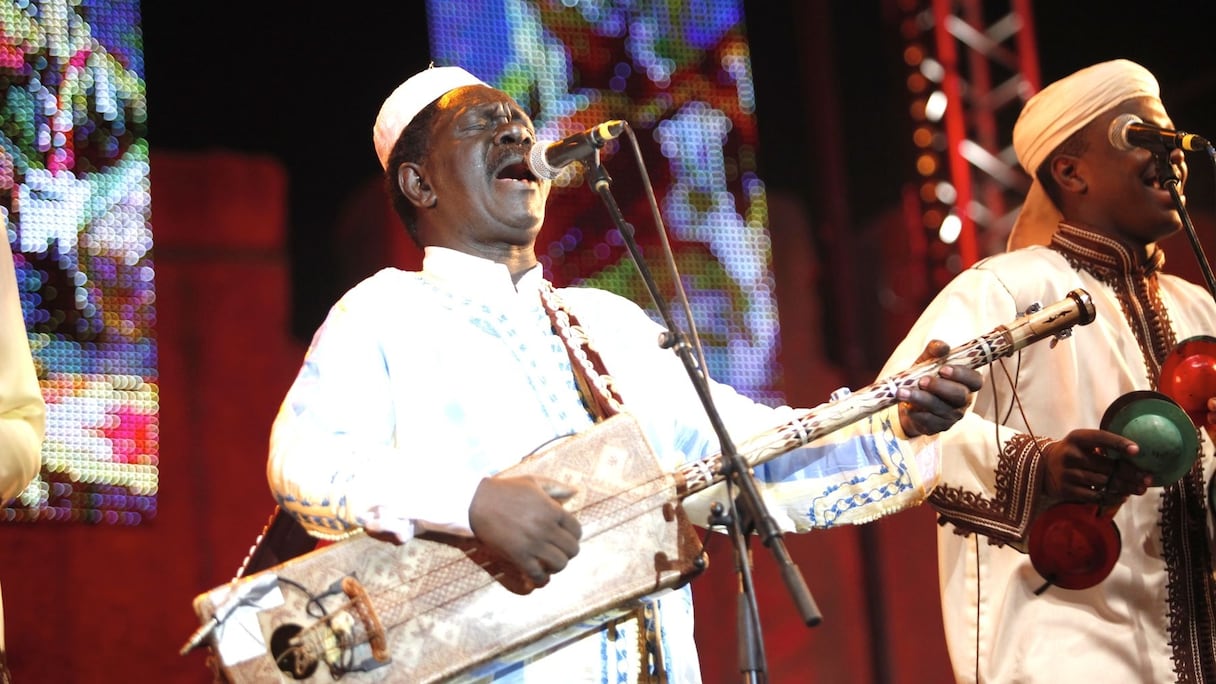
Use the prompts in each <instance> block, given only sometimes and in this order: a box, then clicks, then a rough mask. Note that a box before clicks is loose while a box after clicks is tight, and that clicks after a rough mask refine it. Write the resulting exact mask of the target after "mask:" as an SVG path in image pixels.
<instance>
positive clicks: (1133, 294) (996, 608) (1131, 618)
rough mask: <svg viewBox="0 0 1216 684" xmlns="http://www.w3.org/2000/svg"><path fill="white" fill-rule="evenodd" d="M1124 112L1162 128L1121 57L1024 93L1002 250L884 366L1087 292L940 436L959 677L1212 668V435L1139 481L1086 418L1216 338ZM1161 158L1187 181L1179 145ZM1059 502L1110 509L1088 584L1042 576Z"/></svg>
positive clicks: (1168, 675) (1139, 676)
mask: <svg viewBox="0 0 1216 684" xmlns="http://www.w3.org/2000/svg"><path fill="white" fill-rule="evenodd" d="M1123 116H1134V117H1137V118H1138V119H1139V120H1141V121H1143V122H1145V123H1146V124H1148V125H1151V126H1153V127H1156V128H1158V129H1159V130H1171V129H1173V128H1174V126H1173V122H1171V121H1170V118H1169V115H1168V114H1167V113H1166V110H1165V107H1164V105H1163V104H1162V102H1161V99H1160V97H1159V87H1158V83H1157V80H1156V78H1155V77H1154V76H1153V75H1152V74H1151V73H1150V72H1149V71H1148V70H1147V69H1145V68H1144V67H1142V66H1140V65H1138V64H1135V63H1133V62H1129V61H1126V60H1114V61H1109V62H1103V63H1100V64H1096V65H1093V66H1090V67H1088V68H1085V69H1082V70H1080V71H1078V72H1076V73H1074V74H1072V75H1069V76H1067V77H1065V78H1062V79H1060V80H1059V81H1056V82H1055V83H1053V84H1051V85H1049V86H1047V87H1046V88H1044V89H1043V90H1042V91H1041V92H1039V93H1038V94H1036V95H1034V96H1033V97H1031V98H1030V99H1029V100H1028V101H1027V102H1026V104H1025V107H1024V108H1023V110H1022V112H1021V114H1020V116H1019V117H1018V119H1017V122H1016V124H1015V125H1014V128H1013V144H1014V150H1015V151H1016V153H1017V157H1018V160H1019V162H1020V163H1021V164H1022V166H1023V167H1024V168H1025V169H1026V170H1027V171H1028V172H1030V173H1031V174H1032V175H1033V176H1034V183H1033V185H1032V187H1031V189H1030V193H1029V195H1028V196H1027V198H1026V201H1025V204H1024V205H1023V207H1022V210H1021V213H1020V215H1019V217H1018V219H1017V223H1016V225H1015V226H1014V228H1013V232H1012V234H1011V235H1010V237H1009V250H1010V251H1008V252H1007V253H1005V254H1001V255H998V256H995V257H991V258H989V259H985V260H983V261H981V262H979V263H978V264H976V265H975V266H973V267H972V268H970V269H968V270H966V271H964V272H963V273H961V274H959V276H957V277H956V278H955V280H954V281H953V282H951V283H950V284H948V285H947V286H946V288H945V289H944V290H943V291H942V292H941V293H940V294H939V295H938V297H937V298H936V299H935V300H934V301H933V302H932V303H931V304H930V305H929V307H928V309H927V310H926V311H925V312H924V314H923V315H922V316H921V317H920V320H919V321H918V322H917V323H916V324H915V326H914V327H913V329H912V331H911V332H910V333H909V334H908V336H907V338H906V339H905V340H904V342H903V344H902V346H900V347H899V348H898V349H897V350H896V352H895V353H894V355H893V356H892V357H891V359H890V361H889V362H888V366H887V368H888V369H890V368H896V367H899V366H900V364H902V363H904V362H906V361H908V360H909V359H911V358H914V357H915V356H916V354H917V353H918V351H919V345H920V344H923V341H924V340H927V339H930V338H941V339H944V340H946V341H948V342H952V341H958V340H959V339H962V336H964V335H965V334H966V331H968V330H972V329H974V328H973V326H975V327H980V328H982V327H983V326H985V325H988V324H989V323H992V322H994V321H997V320H1000V319H1001V318H1002V317H1004V316H1008V315H1010V314H1012V313H1014V312H1017V311H1022V310H1024V309H1025V308H1026V307H1027V306H1028V305H1029V304H1031V303H1032V302H1035V301H1040V300H1042V301H1050V300H1052V298H1053V297H1055V296H1056V295H1058V294H1059V293H1062V292H1065V291H1067V290H1069V289H1071V288H1075V287H1082V288H1084V289H1085V290H1086V291H1088V292H1089V293H1091V294H1092V295H1093V297H1094V304H1095V308H1096V313H1097V320H1096V322H1095V323H1094V324H1092V325H1090V326H1086V327H1085V328H1083V329H1077V330H1075V331H1074V334H1073V335H1072V337H1071V339H1069V340H1067V341H1066V342H1064V343H1061V344H1059V345H1057V346H1055V347H1054V348H1049V347H1047V346H1045V345H1038V346H1035V347H1032V348H1030V349H1028V350H1026V351H1025V352H1024V353H1023V354H1022V356H1021V358H1020V359H1019V360H1017V361H1016V363H1015V362H1013V360H1012V359H1010V360H1009V362H1006V363H1003V364H1002V366H1003V367H1001V368H998V367H997V366H996V365H993V366H991V367H989V368H988V369H986V370H985V371H983V374H984V375H985V381H984V387H983V388H982V389H981V391H980V392H979V393H978V394H977V396H976V402H975V404H974V406H973V407H972V409H971V410H970V412H969V413H968V415H967V416H966V417H965V418H963V420H962V421H960V423H959V424H958V425H957V426H956V427H955V428H954V429H952V430H950V431H949V432H946V433H944V434H943V435H942V437H941V440H942V443H943V453H945V454H947V457H946V460H945V461H944V463H943V472H942V478H941V483H940V484H939V485H938V488H937V489H936V490H935V491H934V492H933V495H932V496H931V497H930V503H931V504H932V505H933V506H934V507H935V508H936V509H937V511H938V513H939V515H940V519H941V521H942V522H943V523H944V524H943V525H942V526H941V527H940V528H939V531H938V553H939V562H938V566H939V568H940V569H941V577H940V585H941V597H942V612H943V616H944V622H945V627H946V638H947V641H948V646H949V652H950V658H951V661H952V664H953V667H954V673H955V676H956V678H957V681H959V682H992V683H1003V682H1022V683H1026V682H1084V681H1103V682H1108V681H1109V682H1175V681H1182V682H1209V683H1210V682H1213V681H1214V680H1213V677H1216V640H1213V639H1212V634H1213V631H1212V630H1213V627H1214V626H1216V625H1213V616H1214V615H1216V585H1214V584H1213V578H1212V544H1211V535H1210V532H1209V530H1210V529H1211V528H1210V525H1211V522H1210V520H1209V519H1208V514H1207V511H1206V510H1205V505H1204V501H1205V498H1206V496H1205V492H1206V487H1207V484H1208V482H1210V481H1211V479H1212V475H1213V469H1214V467H1216V462H1214V459H1213V458H1212V453H1213V449H1212V444H1211V443H1210V441H1208V439H1206V435H1205V438H1204V439H1203V440H1202V445H1201V449H1202V451H1203V457H1202V458H1200V459H1198V460H1196V464H1195V466H1194V467H1193V468H1192V470H1191V471H1190V472H1189V473H1187V474H1186V475H1185V476H1184V477H1183V478H1182V479H1181V480H1180V481H1178V482H1177V483H1175V484H1171V485H1169V486H1163V487H1162V486H1157V487H1149V486H1148V484H1150V483H1151V479H1149V478H1148V477H1147V474H1146V473H1144V472H1142V471H1141V470H1139V469H1137V468H1136V467H1135V464H1136V455H1135V453H1133V452H1132V451H1126V452H1124V454H1123V457H1122V458H1118V459H1114V458H1110V457H1108V456H1107V455H1106V454H1105V453H1102V452H1103V451H1104V449H1103V447H1109V445H1110V444H1111V443H1112V442H1115V441H1118V440H1119V439H1120V437H1119V435H1116V434H1113V433H1110V432H1105V431H1102V430H1099V429H1097V428H1099V427H1100V425H1101V424H1102V422H1101V421H1102V417H1103V414H1104V413H1105V412H1106V411H1107V409H1108V407H1110V406H1111V405H1112V403H1114V402H1115V400H1116V399H1118V398H1119V397H1120V396H1122V395H1124V394H1125V393H1128V392H1130V391H1132V390H1154V389H1156V388H1157V387H1158V379H1159V375H1160V373H1161V366H1162V363H1163V360H1164V359H1165V358H1166V356H1167V355H1168V354H1169V353H1170V351H1171V350H1172V349H1174V347H1175V346H1176V345H1177V344H1178V343H1179V342H1181V341H1182V340H1184V339H1186V338H1188V337H1191V336H1195V335H1213V334H1216V304H1214V303H1213V300H1212V297H1211V296H1210V295H1209V294H1208V292H1207V291H1206V290H1205V289H1204V288H1201V287H1198V286H1197V285H1194V284H1192V283H1189V282H1186V281H1184V280H1182V279H1181V278H1179V277H1177V276H1173V275H1170V274H1168V273H1166V272H1165V270H1164V265H1165V255H1164V253H1163V252H1162V249H1161V247H1160V245H1159V244H1158V241H1159V240H1161V239H1163V238H1165V237H1166V236H1168V235H1171V234H1173V233H1175V232H1177V231H1179V230H1181V228H1182V221H1181V217H1180V216H1179V215H1178V212H1177V211H1176V210H1175V207H1174V203H1173V201H1172V198H1171V196H1170V194H1169V193H1168V192H1167V190H1166V189H1163V188H1162V187H1161V183H1160V181H1159V179H1158V177H1157V164H1156V163H1155V161H1154V159H1153V153H1152V152H1150V151H1149V150H1148V149H1145V148H1144V147H1141V146H1121V147H1116V146H1115V145H1112V143H1111V140H1110V138H1109V131H1110V129H1111V124H1112V122H1113V121H1115V120H1116V119H1118V118H1119V117H1123ZM1170 161H1171V162H1172V163H1173V164H1174V165H1176V166H1177V168H1178V171H1179V173H1178V176H1179V179H1180V181H1181V183H1183V184H1184V183H1185V181H1186V175H1187V174H1186V172H1187V167H1186V163H1185V160H1184V159H1183V153H1182V151H1181V150H1179V149H1174V150H1173V151H1172V152H1171V153H1170ZM884 372H885V371H884ZM1214 408H1216V402H1213V401H1211V400H1209V402H1208V409H1209V410H1211V409H1214ZM1214 416H1216V414H1213V413H1209V414H1208V415H1207V419H1208V420H1207V427H1211V425H1212V418H1213V417H1214ZM1184 429H1191V428H1190V426H1186V428H1184ZM1201 432H1205V431H1201ZM1058 502H1077V503H1082V504H1094V505H1095V508H1094V509H1092V510H1094V511H1095V512H1096V511H1097V510H1099V509H1098V508H1097V507H1096V506H1098V505H1100V506H1101V507H1102V508H1101V509H1100V510H1102V511H1103V512H1105V513H1112V514H1113V520H1112V521H1111V522H1113V524H1114V525H1115V526H1116V527H1117V530H1118V532H1119V533H1120V536H1121V539H1122V545H1121V551H1119V552H1118V558H1117V560H1116V561H1115V565H1114V569H1113V571H1111V572H1110V574H1109V575H1108V576H1106V577H1105V579H1102V580H1101V581H1100V582H1099V583H1098V584H1097V585H1096V586H1092V587H1090V588H1088V589H1064V588H1061V587H1059V586H1051V585H1048V584H1047V583H1048V582H1049V581H1050V579H1051V578H1047V577H1042V576H1040V575H1039V574H1038V573H1037V572H1036V571H1035V567H1034V566H1033V565H1032V563H1031V560H1030V558H1029V556H1028V554H1027V553H1026V552H1027V549H1028V547H1027V544H1028V541H1029V540H1028V530H1029V529H1030V527H1031V525H1032V523H1033V522H1034V521H1035V519H1036V516H1037V515H1039V514H1041V513H1042V512H1043V511H1045V510H1047V509H1048V508H1049V507H1050V506H1052V505H1053V504H1056V503H1058ZM1095 514H1097V513H1095ZM1104 522H1106V521H1104ZM1045 585H1046V586H1047V588H1046V590H1045V591H1042V592H1041V593H1037V592H1039V590H1040V589H1041V588H1042V587H1044V586H1045Z"/></svg>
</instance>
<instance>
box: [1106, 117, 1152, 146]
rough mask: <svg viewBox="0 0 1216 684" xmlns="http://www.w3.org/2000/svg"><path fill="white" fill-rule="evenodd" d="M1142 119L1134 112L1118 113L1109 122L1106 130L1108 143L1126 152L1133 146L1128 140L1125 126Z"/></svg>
mask: <svg viewBox="0 0 1216 684" xmlns="http://www.w3.org/2000/svg"><path fill="white" fill-rule="evenodd" d="M1142 121H1144V119H1141V118H1140V117H1138V116H1136V115H1135V114H1120V115H1119V116H1116V117H1115V118H1114V120H1113V121H1111V122H1110V128H1109V129H1108V130H1107V138H1108V139H1109V140H1110V144H1111V146H1112V147H1114V148H1115V149H1116V150H1119V151H1120V152H1128V151H1130V150H1131V149H1132V148H1134V147H1135V145H1133V144H1132V143H1131V141H1130V140H1128V139H1127V127H1128V126H1130V125H1132V124H1135V123H1140V122H1142Z"/></svg>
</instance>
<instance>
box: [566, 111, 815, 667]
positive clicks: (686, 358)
mask: <svg viewBox="0 0 1216 684" xmlns="http://www.w3.org/2000/svg"><path fill="white" fill-rule="evenodd" d="M626 132H627V133H629V134H630V135H631V136H632V131H631V130H629V129H628V128H626ZM585 163H586V167H587V171H588V180H587V182H588V184H589V185H590V186H591V189H592V190H593V191H594V192H595V193H596V194H597V195H599V196H600V199H601V200H603V202H604V206H605V207H607V209H608V213H609V215H610V216H611V218H612V221H613V223H614V224H615V225H616V227H617V230H618V231H619V232H620V234H621V238H622V240H623V242H624V243H625V246H626V247H627V248H628V249H629V253H630V255H631V256H632V257H633V263H634V265H635V266H636V267H637V269H638V273H639V274H640V275H641V276H642V280H643V282H644V283H645V285H646V289H647V290H648V291H649V292H650V296H651V299H652V300H653V301H654V304H655V306H656V307H657V308H658V310H659V313H660V315H661V316H662V318H663V322H664V325H666V327H667V332H666V333H665V334H664V335H663V336H662V339H661V340H660V345H661V346H662V347H663V348H670V349H672V350H673V351H675V353H676V355H677V356H679V358H680V360H681V361H682V362H683V364H684V368H685V370H686V371H687V372H688V377H689V379H690V380H691V381H692V385H693V387H694V389H695V390H696V392H697V397H698V398H699V399H700V401H701V404H702V406H703V407H704V409H705V413H706V415H707V416H708V418H709V421H710V424H711V425H712V426H713V429H714V432H715V433H716V434H717V436H718V441H719V443H720V446H721V450H722V451H721V453H722V463H723V468H722V470H723V475H724V476H725V478H726V482H727V484H728V485H730V484H732V483H733V484H734V485H736V486H737V487H738V489H739V496H738V501H739V502H740V504H742V505H741V506H740V508H741V509H742V513H743V515H744V516H745V517H746V519H747V520H748V521H750V523H751V524H752V525H754V526H755V529H756V532H757V534H758V535H759V536H760V539H761V541H762V542H763V543H764V545H765V546H766V547H768V548H769V549H770V550H771V551H772V553H773V555H774V557H775V559H776V561H777V564H778V566H779V569H780V573H781V578H782V580H783V582H784V583H785V586H786V589H787V590H788V591H789V592H790V594H791V597H792V599H793V601H794V605H795V607H796V608H797V609H798V612H799V615H800V616H801V617H802V621H803V622H804V623H805V624H806V625H807V626H810V627H813V626H815V625H817V624H819V622H820V621H821V620H822V619H823V618H822V615H821V614H820V613H819V608H818V606H816V605H815V600H814V598H812V597H811V592H810V590H809V589H808V588H807V585H806V582H805V580H804V579H803V577H802V573H801V571H799V569H798V566H797V565H796V564H795V563H794V562H793V560H792V559H791V558H790V555H789V551H788V549H787V548H786V546H785V540H784V539H783V538H782V533H781V528H780V526H779V525H778V524H777V521H776V520H775V519H774V518H773V516H772V515H771V514H770V513H769V512H768V508H767V506H766V505H765V503H764V500H763V499H762V498H761V496H760V492H759V488H758V487H757V486H756V480H755V477H754V475H753V473H752V471H751V468H750V467H748V465H747V463H746V462H745V461H744V460H743V458H742V457H741V456H740V455H739V452H738V450H737V449H736V448H735V444H734V442H733V441H732V440H731V438H730V434H729V433H728V432H727V430H726V426H725V424H724V423H723V422H722V417H721V415H720V414H719V413H718V410H717V407H716V406H715V405H714V402H713V397H712V396H711V394H710V389H709V382H708V376H707V375H706V373H705V369H703V368H701V367H700V364H699V363H698V362H697V359H696V357H695V354H693V350H692V348H691V347H690V345H689V344H688V340H687V338H686V337H685V335H684V334H683V333H682V332H681V331H680V329H679V327H678V326H677V325H676V322H675V319H674V317H673V316H672V314H671V307H670V306H668V304H667V301H666V299H665V298H664V297H663V295H662V293H661V292H660V291H659V287H658V284H657V283H656V282H655V279H654V276H653V274H652V273H651V271H650V269H649V267H648V266H647V264H646V260H645V259H644V258H643V256H642V252H641V249H640V248H639V246H638V244H637V240H636V237H635V231H634V228H633V226H632V225H631V224H630V223H629V222H628V221H627V220H625V216H624V214H623V213H622V212H621V208H620V206H619V205H618V204H617V202H616V198H615V197H613V195H612V188H611V185H612V178H611V177H609V175H608V172H607V170H606V169H604V167H603V165H602V164H601V163H600V157H599V150H596V151H595V153H594V154H593V155H591V156H590V158H589V159H587V160H586V161H585ZM728 491H729V490H728ZM732 503H733V502H732ZM732 518H733V525H732V526H731V529H732V533H733V534H738V535H740V536H745V533H744V531H743V530H741V529H739V528H738V525H739V516H738V515H735V516H732ZM711 524H712V521H711ZM743 557H744V558H746V557H747V556H746V555H744V556H743ZM738 565H739V570H740V573H741V575H743V574H746V572H747V565H748V564H747V563H746V562H740V563H739V564H738ZM740 589H741V591H742V592H744V593H745V594H746V599H741V603H740V605H741V606H742V605H746V606H747V607H748V612H749V613H750V617H749V619H748V622H747V623H744V622H743V620H742V618H741V619H740V624H741V625H743V624H747V625H748V627H749V630H748V631H747V632H746V634H747V635H750V633H751V632H750V630H751V628H756V629H755V631H756V632H757V634H758V631H759V630H758V627H759V625H760V619H759V614H758V611H757V602H756V598H755V593H754V591H755V590H754V587H753V586H752V583H751V581H750V577H741V579H740ZM753 655H758V656H759V657H760V658H761V659H762V658H763V649H755V648H750V647H749V648H748V649H747V656H748V657H747V658H746V659H745V662H746V661H747V660H751V659H752V656H753ZM745 666H746V667H750V668H752V670H750V671H747V672H745V674H746V675H747V676H748V678H749V680H750V679H751V677H753V676H755V675H759V677H760V679H758V680H752V681H763V675H764V672H765V665H764V663H762V662H760V663H754V664H753V663H748V664H746V665H745Z"/></svg>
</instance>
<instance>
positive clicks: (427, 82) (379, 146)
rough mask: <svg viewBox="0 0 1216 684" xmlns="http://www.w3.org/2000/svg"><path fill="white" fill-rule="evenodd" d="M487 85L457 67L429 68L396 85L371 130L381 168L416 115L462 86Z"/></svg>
mask: <svg viewBox="0 0 1216 684" xmlns="http://www.w3.org/2000/svg"><path fill="white" fill-rule="evenodd" d="M471 85H488V84H487V83H485V82H484V81H482V80H481V79H479V78H477V77H476V76H474V75H473V74H470V73H469V72H467V71H465V70H464V69H461V68H460V67H454V66H450V67H431V68H430V69H427V70H425V71H420V72H418V73H417V74H414V75H413V76H411V77H409V78H408V79H407V80H406V81H405V83H402V84H401V85H399V86H397V89H396V90H394V91H393V93H392V94H391V95H389V96H388V99H386V100H385V101H384V104H382V105H380V114H379V115H377V116H376V125H375V126H374V127H373V128H372V139H373V140H374V141H375V143H376V156H377V157H379V158H380V166H381V167H382V168H385V169H387V168H388V156H389V154H391V153H392V151H393V146H394V145H396V144H397V138H400V137H401V131H404V130H405V127H406V126H408V125H410V122H411V121H413V120H414V117H415V116H417V115H418V112H420V111H422V110H423V109H424V108H425V107H426V106H427V105H429V104H430V103H432V102H434V101H435V100H438V99H439V98H441V97H443V96H444V95H445V94H447V93H449V92H451V91H453V90H455V89H457V88H461V87H463V86H471Z"/></svg>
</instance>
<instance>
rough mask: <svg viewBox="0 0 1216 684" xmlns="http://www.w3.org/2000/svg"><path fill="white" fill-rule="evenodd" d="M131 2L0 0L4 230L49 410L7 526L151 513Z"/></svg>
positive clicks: (140, 94) (144, 167) (0, 214)
mask: <svg viewBox="0 0 1216 684" xmlns="http://www.w3.org/2000/svg"><path fill="white" fill-rule="evenodd" d="M139 18H140V15H139V3H138V2H137V1H136V0H125V1H118V2H115V1H109V0H107V1H103V0H82V1H81V2H67V1H65V0H48V1H45V2H25V1H21V2H5V3H0V93H2V100H0V223H2V224H3V225H5V226H6V228H7V230H6V237H7V239H8V240H9V242H10V243H11V244H12V246H13V253H14V261H15V262H16V269H17V280H18V290H19V292H20V294H21V303H22V310H23V313H24V315H25V321H26V324H27V327H28V329H29V333H30V344H31V347H32V349H33V353H34V359H35V363H36V365H37V368H38V376H39V379H40V381H41V383H42V390H43V394H44V396H45V397H46V401H47V432H46V441H45V444H44V446H43V467H42V471H41V473H40V474H39V475H38V477H36V478H35V479H34V481H33V482H32V483H31V484H30V485H29V486H28V487H27V488H26V489H25V491H24V492H22V494H21V495H20V496H19V497H18V499H17V500H16V501H15V502H13V503H12V504H11V505H9V506H6V507H4V508H3V509H0V519H2V520H6V521H47V520H51V521H83V522H96V523H113V524H122V525H134V524H138V523H140V522H141V521H143V520H146V519H148V518H151V517H153V516H154V515H155V514H156V493H157V461H158V453H157V384H156V383H157V370H156V342H155V337H154V334H153V329H154V325H155V322H156V313H155V311H156V310H155V301H156V296H155V289H154V287H153V285H154V282H155V279H154V271H153V265H152V259H151V249H152V231H151V229H150V226H149V223H148V219H149V195H148V145H147V141H146V139H145V132H144V128H145V117H146V102H145V99H144V79H143V72H144V67H143V37H142V34H141V33H140V22H139Z"/></svg>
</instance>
